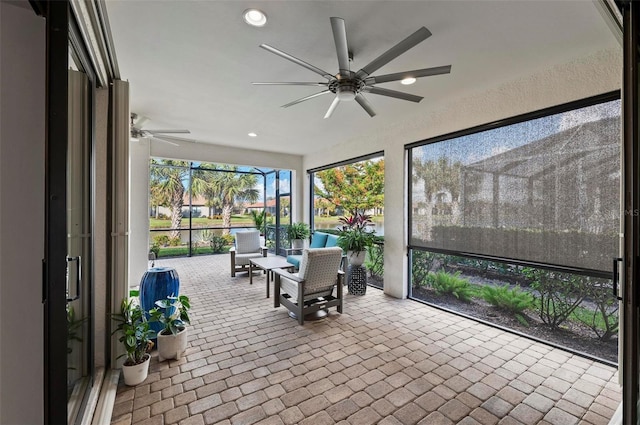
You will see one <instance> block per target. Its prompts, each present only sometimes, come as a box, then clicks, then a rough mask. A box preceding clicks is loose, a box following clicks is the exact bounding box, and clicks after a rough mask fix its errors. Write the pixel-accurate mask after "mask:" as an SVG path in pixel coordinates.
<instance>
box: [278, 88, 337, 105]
mask: <svg viewBox="0 0 640 425" xmlns="http://www.w3.org/2000/svg"><path fill="white" fill-rule="evenodd" d="M327 93H331V92H330V91H329V90H324V91H321V92H320V93H315V94H312V95H310V96H305V97H303V98H301V99H298V100H294V101H293V102H289V103H287V104H286V105H282V107H283V108H288V107H289V106H293V105H297V104H298V103H300V102H304V101H305V100H309V99H313V98H314V97H318V96H322V95H323V94H327Z"/></svg>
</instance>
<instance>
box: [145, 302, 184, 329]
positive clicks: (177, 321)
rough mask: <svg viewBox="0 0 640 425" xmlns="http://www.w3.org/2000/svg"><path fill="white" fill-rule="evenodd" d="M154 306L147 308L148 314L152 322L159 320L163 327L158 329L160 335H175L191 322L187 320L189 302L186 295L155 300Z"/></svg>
mask: <svg viewBox="0 0 640 425" xmlns="http://www.w3.org/2000/svg"><path fill="white" fill-rule="evenodd" d="M156 306H157V307H155V308H152V309H151V310H149V315H150V316H151V321H152V322H160V323H161V324H162V326H163V327H164V329H163V330H161V331H160V333H161V334H162V335H169V334H173V335H175V334H177V333H178V332H179V331H181V330H182V329H184V327H185V326H186V325H188V324H189V323H191V322H190V320H189V309H190V308H191V303H190V302H189V297H187V296H186V295H180V296H178V297H176V296H174V295H171V296H168V297H167V298H166V299H164V300H158V301H156Z"/></svg>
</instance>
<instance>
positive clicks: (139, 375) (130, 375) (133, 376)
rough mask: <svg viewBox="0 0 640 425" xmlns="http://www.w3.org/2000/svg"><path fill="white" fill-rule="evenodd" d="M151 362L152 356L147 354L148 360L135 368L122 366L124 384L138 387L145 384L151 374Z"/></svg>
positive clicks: (134, 366)
mask: <svg viewBox="0 0 640 425" xmlns="http://www.w3.org/2000/svg"><path fill="white" fill-rule="evenodd" d="M150 361H151V356H150V355H149V354H147V359H146V360H145V361H144V362H142V363H140V364H136V365H133V366H125V365H122V375H123V376H124V383H125V384H126V385H129V386H134V385H138V384H141V383H143V382H144V380H145V379H147V375H148V374H149V362H150Z"/></svg>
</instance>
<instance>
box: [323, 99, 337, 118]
mask: <svg viewBox="0 0 640 425" xmlns="http://www.w3.org/2000/svg"><path fill="white" fill-rule="evenodd" d="M338 103H340V99H339V98H338V96H336V97H334V98H333V102H331V105H329V109H328V110H327V113H326V114H324V119H325V120H326V119H327V118H329V117H330V116H331V115H332V114H333V111H335V109H336V106H338Z"/></svg>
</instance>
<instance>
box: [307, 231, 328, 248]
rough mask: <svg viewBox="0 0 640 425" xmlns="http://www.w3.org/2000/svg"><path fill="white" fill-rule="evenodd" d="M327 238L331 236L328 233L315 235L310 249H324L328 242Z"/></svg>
mask: <svg viewBox="0 0 640 425" xmlns="http://www.w3.org/2000/svg"><path fill="white" fill-rule="evenodd" d="M327 236H329V235H327V234H326V233H314V234H313V238H311V245H309V248H324V246H325V244H326V242H327Z"/></svg>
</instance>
